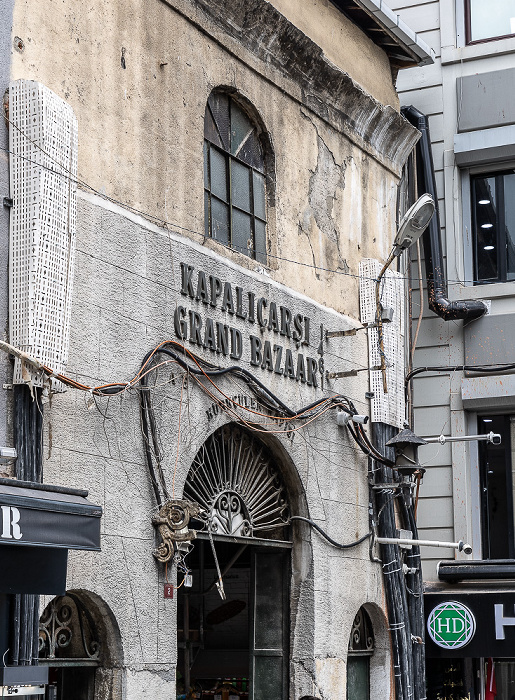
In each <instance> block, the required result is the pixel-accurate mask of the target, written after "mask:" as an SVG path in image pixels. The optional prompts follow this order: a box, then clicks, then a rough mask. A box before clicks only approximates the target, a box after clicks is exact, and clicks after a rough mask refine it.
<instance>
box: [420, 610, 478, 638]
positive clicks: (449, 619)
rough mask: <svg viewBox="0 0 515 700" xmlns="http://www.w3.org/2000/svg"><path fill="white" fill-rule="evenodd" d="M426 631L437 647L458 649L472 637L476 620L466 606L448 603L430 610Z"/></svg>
mask: <svg viewBox="0 0 515 700" xmlns="http://www.w3.org/2000/svg"><path fill="white" fill-rule="evenodd" d="M427 630H428V632H429V636H430V637H431V639H432V640H433V642H434V643H435V644H437V645H438V646H439V647H443V648H444V649H460V648H461V647H464V646H465V645H466V644H468V643H469V642H470V640H471V639H472V637H473V636H474V633H475V631H476V620H475V618H474V615H473V614H472V613H471V611H470V610H469V609H468V608H467V606H466V605H462V603H455V602H454V601H448V602H447V603H440V605H437V606H436V608H433V610H431V612H430V613H429V617H428V619H427Z"/></svg>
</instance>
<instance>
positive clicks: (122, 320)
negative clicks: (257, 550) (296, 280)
mask: <svg viewBox="0 0 515 700" xmlns="http://www.w3.org/2000/svg"><path fill="white" fill-rule="evenodd" d="M78 220H79V222H80V225H79V227H78V240H77V261H76V281H75V299H74V304H73V309H72V332H71V346H70V360H69V366H68V373H69V374H71V375H72V376H74V377H76V378H77V379H78V380H79V381H84V382H87V383H90V384H98V383H102V382H104V381H106V380H111V379H114V378H119V379H124V378H128V377H130V376H132V375H133V374H134V373H135V372H136V371H137V369H138V367H139V364H140V362H141V359H142V358H143V356H144V355H145V354H146V353H147V352H148V350H149V349H150V348H152V347H154V346H155V345H156V344H157V343H158V342H160V341H161V340H163V338H167V337H170V338H171V337H174V330H173V312H174V309H175V308H176V306H177V304H181V303H184V304H186V303H187V305H188V306H189V307H191V308H193V309H195V310H198V311H199V312H200V313H204V311H203V309H202V304H201V302H197V301H195V300H189V299H188V300H186V301H185V299H184V297H183V296H182V295H181V294H180V273H179V262H181V261H187V262H188V263H189V264H191V265H194V267H195V268H196V269H204V270H209V272H210V273H211V274H213V273H214V274H217V275H219V276H220V277H221V278H222V279H225V280H229V281H231V283H232V284H233V285H236V284H240V285H242V286H243V287H244V288H245V289H252V290H254V291H255V292H256V295H264V296H266V297H267V298H269V299H274V300H276V301H277V303H278V304H281V303H282V304H287V305H288V306H289V307H290V308H292V309H293V308H295V309H296V310H298V311H299V312H300V313H303V314H306V315H309V316H310V317H311V319H312V328H313V337H312V340H311V343H312V346H311V347H310V348H306V349H305V352H306V354H308V353H311V354H315V355H316V346H317V345H318V336H317V333H316V330H317V329H318V327H319V324H320V323H323V324H324V325H325V326H326V327H333V324H335V323H336V322H338V323H339V324H340V325H341V324H342V323H343V324H345V325H347V326H350V325H352V323H353V322H352V319H350V318H346V317H342V316H341V315H339V314H336V312H334V311H333V310H332V309H330V308H326V307H323V306H319V305H317V304H315V303H313V302H312V301H310V300H309V299H308V298H306V297H304V296H302V295H299V294H298V293H295V292H293V291H291V290H288V289H287V288H285V287H283V286H281V285H278V284H277V283H276V282H274V281H273V280H271V279H270V278H269V277H267V276H266V275H263V274H256V273H252V272H248V271H246V270H244V269H243V268H241V267H240V266H238V265H235V264H231V263H228V261H227V260H226V259H225V258H222V257H221V256H219V255H218V254H217V253H216V252H213V251H210V250H207V249H206V248H204V247H202V246H199V245H196V244H194V243H189V242H188V241H187V240H185V239H184V238H181V237H179V236H176V235H174V234H170V233H169V232H167V231H165V230H162V229H158V228H156V227H153V226H150V225H147V224H145V222H144V221H143V220H141V219H138V218H137V217H134V216H127V215H124V213H123V212H122V211H121V210H119V209H118V208H117V207H114V206H110V207H109V208H107V207H106V206H105V205H104V204H103V202H102V200H101V199H100V198H98V197H93V196H85V195H82V196H81V197H80V198H79V217H78ZM142 260H145V267H144V268H142V266H141V261H142ZM216 314H218V315H219V316H220V317H222V318H223V317H224V315H223V314H222V313H221V311H220V310H218V311H217V312H216ZM213 315H215V312H213ZM218 315H217V316H216V317H217V318H218ZM226 322H228V323H231V325H234V326H236V327H238V328H240V330H241V332H242V335H243V339H244V343H247V342H248V334H249V333H250V332H254V328H253V327H250V328H249V327H248V326H249V325H250V324H248V322H244V321H238V320H237V319H235V318H234V317H229V316H228V315H227V314H226ZM192 350H195V351H196V352H201V353H202V352H203V353H204V354H206V356H207V357H208V358H210V359H212V358H211V356H210V355H209V354H208V351H201V350H199V348H198V347H193V346H192ZM326 351H327V352H326V355H325V361H326V367H327V369H333V368H335V367H336V366H337V363H338V362H339V360H338V359H337V358H346V362H347V363H350V364H354V365H356V364H360V363H361V358H362V357H363V356H364V355H365V339H364V338H360V337H359V336H357V337H354V338H340V339H334V340H331V341H330V343H327V344H326ZM248 359H249V358H248V355H247V354H245V355H244V357H243V358H242V360H241V364H242V365H243V366H244V367H247V368H248V369H249V370H251V371H253V372H255V373H256V375H257V376H258V377H259V378H260V379H262V380H264V381H266V382H267V384H268V385H269V386H270V388H271V389H272V391H274V392H275V393H276V394H278V395H280V396H281V398H282V399H283V400H284V401H285V402H286V403H287V404H288V405H291V406H293V407H300V406H303V405H306V404H307V403H310V402H312V401H313V400H315V399H316V398H317V397H318V396H321V395H323V393H326V392H327V391H344V392H345V393H347V394H348V395H350V396H352V398H353V400H354V401H355V402H356V405H357V408H358V411H360V412H367V401H366V399H365V397H364V394H365V391H366V390H367V379H366V375H365V374H361V375H358V376H357V377H352V378H349V379H346V380H336V381H335V382H332V383H331V384H326V385H325V386H324V390H323V391H322V388H321V387H319V388H318V389H314V388H313V387H307V386H306V385H303V384H301V383H297V382H295V381H292V380H289V379H286V378H285V377H280V376H277V375H273V376H269V375H267V373H266V371H265V370H260V369H256V368H252V367H251V366H250V364H249V362H248ZM167 371H174V372H176V370H174V369H173V368H172V369H171V370H167ZM263 375H266V376H263ZM163 376H164V375H163ZM166 376H167V377H168V382H169V383H168V384H167V388H166V391H165V392H164V393H159V394H158V395H156V398H155V403H156V417H157V425H158V428H159V432H160V440H161V444H162V450H163V463H164V470H165V475H166V478H167V481H168V484H170V482H171V478H172V473H173V471H174V468H175V467H174V465H175V461H176V460H177V470H176V477H175V488H176V495H180V494H181V493H182V488H183V484H184V481H185V479H186V476H187V473H188V470H189V468H190V465H191V462H192V460H193V458H194V456H195V454H196V452H197V450H198V449H199V448H200V446H201V445H202V444H203V442H204V440H205V439H206V438H207V436H208V435H209V434H210V433H211V432H212V431H214V430H216V429H217V428H218V427H220V426H221V425H222V424H223V423H224V422H225V421H226V420H228V419H227V418H226V417H225V416H224V415H222V414H218V415H216V416H214V417H212V418H210V417H208V413H207V411H208V409H209V407H210V405H211V403H212V399H209V398H208V397H206V396H205V395H204V394H202V393H201V392H200V391H199V390H198V388H197V387H196V385H195V384H194V383H192V382H188V383H187V385H186V387H185V389H184V394H183V401H182V407H181V404H180V394H181V386H182V378H181V377H180V376H179V375H178V377H177V378H175V376H174V377H173V381H172V377H171V375H166ZM220 383H221V386H222V389H223V390H224V391H225V392H226V393H227V394H229V395H232V394H234V392H235V391H238V390H239V389H238V388H237V387H235V385H234V384H233V383H232V382H231V381H230V380H229V379H225V380H222V381H221V382H220ZM179 411H180V412H181V421H182V422H181V426H182V427H181V435H180V439H179V442H178V435H177V425H178V418H179ZM50 431H51V434H52V440H51V442H50V441H49V434H50ZM271 446H272V449H274V450H275V452H276V454H277V455H278V459H281V460H282V461H283V464H284V467H283V468H284V471H285V473H286V472H287V470H289V471H288V473H289V474H290V477H289V478H291V479H293V481H294V482H295V483H297V484H298V487H296V488H295V489H292V499H293V500H294V503H298V505H297V506H295V505H294V510H295V511H296V512H301V513H303V514H305V515H308V516H309V517H311V518H313V519H314V520H315V521H316V522H318V523H319V524H320V525H321V526H322V527H323V528H324V529H326V530H327V531H328V532H329V533H330V535H331V536H332V537H334V538H335V539H336V540H339V541H346V542H348V541H352V540H353V539H355V538H357V537H358V536H360V535H361V534H363V533H364V532H366V531H367V530H368V527H369V524H368V486H367V479H366V470H367V465H366V459H365V458H364V456H363V455H362V454H360V453H359V452H358V451H357V450H356V449H355V446H354V444H353V443H352V442H351V441H350V439H349V436H348V434H347V433H346V431H344V430H343V429H341V428H339V427H338V426H337V425H336V421H335V417H334V413H333V412H329V413H328V414H326V415H325V416H323V417H322V418H321V419H319V420H317V421H315V422H313V423H311V424H310V426H309V427H308V428H306V429H305V430H303V431H301V432H299V433H297V434H295V435H294V437H293V438H291V437H287V436H281V435H279V436H278V437H277V438H275V439H274V440H272V443H271ZM177 449H178V453H177ZM44 475H45V481H47V482H49V483H58V484H62V485H70V486H72V485H73V486H75V487H78V488H86V489H88V490H89V494H90V496H89V498H90V500H91V501H92V502H94V503H98V504H100V505H101V506H102V507H103V509H104V515H103V518H102V551H101V552H100V553H93V552H70V557H69V568H68V582H67V587H68V588H69V589H70V588H73V589H82V590H87V591H92V592H93V593H95V594H96V595H98V596H99V597H100V598H101V599H102V600H103V601H105V603H106V604H107V606H108V607H109V609H110V610H111V611H112V613H113V614H114V616H115V618H116V621H117V624H118V626H119V629H120V634H121V640H122V646H123V658H124V683H123V697H124V698H125V699H126V700H138V699H139V698H140V697H142V693H143V692H146V691H147V690H148V689H151V694H152V697H153V698H156V699H157V700H161V698H162V699H163V700H165V698H167V699H168V698H169V696H170V693H172V692H173V685H174V681H173V677H174V665H175V663H176V654H177V652H176V638H175V615H176V607H175V606H176V601H175V600H165V599H164V597H163V584H164V570H163V567H162V566H161V565H158V564H157V563H156V561H155V560H154V558H153V556H152V549H153V548H154V547H155V544H156V541H155V534H154V530H153V527H152V525H151V518H152V515H153V513H154V512H155V503H154V500H153V495H152V490H151V486H150V483H149V478H148V476H147V471H146V466H145V462H144V453H143V444H142V438H141V434H140V425H139V413H138V399H137V396H136V395H135V394H134V393H132V392H131V393H129V394H127V395H124V396H123V397H122V398H111V399H109V401H107V400H103V401H101V402H100V403H99V406H98V409H97V408H96V407H90V408H89V409H88V407H87V405H86V401H85V396H84V394H81V393H78V392H76V391H73V390H68V391H66V393H64V394H60V395H56V396H54V397H53V399H52V403H51V405H48V404H47V406H46V407H45V461H44ZM292 483H293V482H292ZM299 489H301V490H302V491H303V492H304V494H305V495H304V496H303V495H302V494H301V493H300V492H299ZM294 491H295V492H297V493H298V495H297V496H295V495H294ZM299 499H300V500H299ZM303 503H304V505H302V504H303ZM302 508H304V510H302ZM299 509H300V511H299ZM296 547H297V548H298V553H297V554H296V555H295V558H294V571H293V579H292V614H293V616H292V638H291V654H292V659H291V666H290V676H291V693H292V695H291V698H297V697H298V696H300V695H302V694H305V693H312V692H315V694H316V695H318V696H319V697H321V698H323V700H340V699H341V697H342V695H341V693H342V688H344V687H345V682H346V670H345V669H346V661H345V659H346V652H345V650H346V648H347V645H348V641H349V634H350V630H351V627H352V622H353V619H354V616H355V614H356V612H357V610H358V609H359V607H360V605H362V604H364V603H368V604H370V605H373V606H375V607H376V608H377V609H379V610H380V609H382V606H383V593H382V580H381V570H380V567H379V566H378V565H377V564H375V563H373V562H371V561H370V559H369V555H368V544H367V543H364V544H362V545H360V546H359V547H357V548H356V549H353V550H349V551H346V552H342V551H337V550H335V549H333V548H331V547H329V546H328V545H327V544H326V543H325V542H324V541H323V540H321V539H320V538H319V537H318V536H316V535H313V534H311V533H310V532H309V530H308V529H306V530H301V531H300V534H299V539H298V541H297V545H296ZM46 602H47V601H45V603H46ZM377 630H378V632H379V631H380V625H378V627H377ZM384 653H386V652H384ZM384 653H383V657H381V658H383V661H384V660H385V659H386V661H385V663H386V666H384V668H386V669H387V668H389V660H388V659H389V657H388V654H386V657H385V656H384ZM378 658H380V657H378ZM375 687H376V688H377V689H378V692H379V693H380V695H378V697H387V696H388V692H389V690H388V689H389V680H388V678H387V674H386V675H384V674H383V676H380V675H378V677H377V680H376V684H375ZM116 700H118V699H116Z"/></svg>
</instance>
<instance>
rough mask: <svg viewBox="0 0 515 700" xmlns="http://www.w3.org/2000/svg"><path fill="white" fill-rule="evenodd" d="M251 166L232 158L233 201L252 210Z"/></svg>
mask: <svg viewBox="0 0 515 700" xmlns="http://www.w3.org/2000/svg"><path fill="white" fill-rule="evenodd" d="M250 173H251V170H250V168H247V167H246V166H245V165H242V164H241V163H238V162H237V161H235V160H232V159H231V197H232V203H233V204H234V205H235V206H236V207H239V208H240V209H245V211H248V212H250Z"/></svg>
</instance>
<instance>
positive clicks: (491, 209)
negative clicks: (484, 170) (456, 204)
mask: <svg viewBox="0 0 515 700" xmlns="http://www.w3.org/2000/svg"><path fill="white" fill-rule="evenodd" d="M472 201H473V205H472V206H473V211H474V239H475V240H474V244H475V257H476V261H475V264H476V280H478V281H488V280H496V279H497V276H498V262H497V260H498V258H497V256H498V250H497V197H496V190H495V177H484V176H480V177H476V178H474V179H473V181H472Z"/></svg>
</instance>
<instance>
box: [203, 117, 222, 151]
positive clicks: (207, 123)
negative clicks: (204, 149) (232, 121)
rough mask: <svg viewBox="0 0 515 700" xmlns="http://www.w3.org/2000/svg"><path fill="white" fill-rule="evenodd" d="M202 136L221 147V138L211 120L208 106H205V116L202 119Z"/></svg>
mask: <svg viewBox="0 0 515 700" xmlns="http://www.w3.org/2000/svg"><path fill="white" fill-rule="evenodd" d="M204 138H205V139H207V140H208V141H211V143H214V144H216V145H217V146H220V148H223V143H222V140H221V139H220V135H219V133H218V130H217V128H216V126H215V122H214V120H213V117H212V115H211V111H210V110H209V107H206V116H205V119H204Z"/></svg>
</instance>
